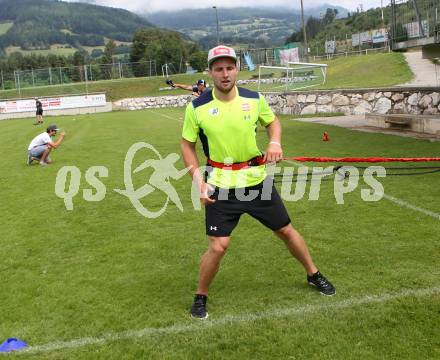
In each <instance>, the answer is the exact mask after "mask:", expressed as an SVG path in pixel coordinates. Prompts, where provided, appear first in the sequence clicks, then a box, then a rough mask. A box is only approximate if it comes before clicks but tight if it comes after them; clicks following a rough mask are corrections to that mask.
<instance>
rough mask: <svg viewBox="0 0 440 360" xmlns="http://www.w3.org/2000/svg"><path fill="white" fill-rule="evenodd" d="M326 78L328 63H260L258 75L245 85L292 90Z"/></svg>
mask: <svg viewBox="0 0 440 360" xmlns="http://www.w3.org/2000/svg"><path fill="white" fill-rule="evenodd" d="M326 78H327V64H313V63H301V62H289V63H288V65H287V66H266V65H260V66H259V67H258V77H257V76H256V74H255V75H254V76H253V78H252V79H249V80H247V81H243V85H248V87H250V88H254V89H256V90H257V91H268V92H271V91H273V92H278V91H291V90H299V89H304V88H308V87H313V86H319V85H322V84H324V83H325V81H326Z"/></svg>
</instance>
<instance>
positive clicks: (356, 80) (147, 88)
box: [0, 53, 412, 101]
mask: <svg viewBox="0 0 440 360" xmlns="http://www.w3.org/2000/svg"><path fill="white" fill-rule="evenodd" d="M328 64H329V67H328V74H327V82H326V84H324V85H322V86H316V87H312V88H310V90H316V89H321V88H323V89H341V88H362V87H373V88H377V87H384V86H392V85H397V84H403V83H406V82H407V81H409V80H410V79H411V77H412V74H411V71H410V70H409V68H408V65H407V64H406V62H405V59H404V57H403V55H402V54H398V53H386V54H371V55H366V56H357V57H348V58H340V59H336V60H331V61H329V62H328ZM255 75H256V76H257V77H258V70H255V71H254V72H249V71H242V72H240V73H239V76H238V78H239V79H251V78H252V76H255ZM170 78H172V79H173V81H174V82H175V83H184V84H194V83H196V81H197V80H198V79H200V78H203V79H206V80H207V81H208V83H209V82H210V80H209V76H208V75H207V74H201V73H198V74H191V75H186V74H181V75H173V76H171V77H170ZM307 85H310V84H304V85H303V86H307ZM277 86H279V85H277ZM298 86H301V85H298ZM165 87H167V85H166V84H165V81H164V78H163V77H161V76H157V77H151V78H132V79H122V80H114V81H98V82H90V83H89V84H88V86H87V88H86V84H85V83H74V84H71V85H69V84H65V85H62V86H46V87H37V88H35V87H34V88H23V89H21V97H35V96H39V97H43V96H55V95H60V94H78V93H85V92H86V91H88V92H102V91H105V92H107V98H108V100H109V101H115V100H118V99H122V98H129V97H142V96H158V95H172V94H188V92H187V91H185V90H165V91H159V89H160V88H165ZM248 87H249V88H251V89H254V90H256V85H251V86H248ZM280 89H281V90H280ZM263 90H270V89H266V88H265V89H263ZM272 90H273V89H272ZM275 90H276V91H282V90H283V87H282V88H278V89H275ZM306 90H309V89H305V90H302V91H306ZM17 97H20V96H19V93H18V91H17V90H15V89H14V90H6V91H0V99H11V98H17Z"/></svg>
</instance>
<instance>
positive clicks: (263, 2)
mask: <svg viewBox="0 0 440 360" xmlns="http://www.w3.org/2000/svg"><path fill="white" fill-rule="evenodd" d="M71 1H72V0H71ZM73 1H74V0H73ZM84 2H89V3H95V4H97V5H105V6H112V7H117V8H123V9H127V10H130V11H134V12H145V11H146V12H149V13H151V12H155V11H162V10H170V11H171V10H179V9H191V8H193V9H194V8H201V7H205V8H206V7H212V6H214V5H216V6H218V8H219V9H221V8H222V7H237V4H238V5H239V6H245V7H246V6H248V7H259V6H271V7H274V6H279V7H289V8H292V7H293V8H299V7H300V0H294V1H292V0H241V1H240V2H239V3H237V0H221V1H220V0H205V1H204V2H203V4H201V3H197V2H196V1H194V0H179V1H178V4H176V3H174V2H173V3H171V2H167V1H164V0H131V1H122V0H88V1H87V0H85V1H84ZM329 3H330V4H332V3H333V4H334V5H339V6H343V7H345V8H347V9H350V10H355V9H356V8H357V7H359V4H362V5H363V8H364V9H368V8H371V7H378V6H380V5H381V0H365V1H362V0H358V1H352V0H338V1H334V0H333V1H332V0H304V6H305V7H306V8H311V7H315V6H319V5H322V4H329ZM383 4H384V5H388V4H389V0H383Z"/></svg>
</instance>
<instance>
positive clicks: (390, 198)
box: [285, 160, 440, 220]
mask: <svg viewBox="0 0 440 360" xmlns="http://www.w3.org/2000/svg"><path fill="white" fill-rule="evenodd" d="M285 162H287V163H290V164H293V165H297V166H304V165H303V164H301V163H299V162H296V161H292V160H285ZM383 197H384V199H386V200H388V201H391V202H392V203H394V204H396V205H399V206H401V207H404V208H407V209H410V210H413V211H417V212H420V213H422V214H425V215H427V216H430V217H432V218H434V219H437V220H440V214H437V213H435V212H433V211H430V210H426V209H423V208H421V207H418V206H416V205H413V204H411V203H409V202H407V201H404V200H401V199H398V198H395V197H393V196H391V195H387V194H384V195H383Z"/></svg>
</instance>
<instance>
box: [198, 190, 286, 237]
mask: <svg viewBox="0 0 440 360" xmlns="http://www.w3.org/2000/svg"><path fill="white" fill-rule="evenodd" d="M263 184H264V182H263V183H261V184H259V185H256V186H252V187H248V188H241V189H230V190H225V189H219V188H216V189H215V191H214V193H213V195H212V196H211V198H213V199H216V202H214V203H212V204H209V205H206V206H205V224H206V234H207V235H208V236H229V235H231V233H232V231H233V230H234V228H235V227H236V226H237V224H238V221H239V220H240V216H241V215H242V214H249V215H250V216H252V217H253V218H255V219H257V220H258V221H259V222H261V223H262V224H263V225H264V226H266V227H268V228H269V229H271V230H273V231H276V230H279V229H281V228H282V227H284V226H286V225H288V224H290V218H289V214H288V213H287V210H286V208H285V206H284V204H283V201H282V200H281V198H280V195H279V194H278V191H277V190H276V188H275V186H274V185H273V182H272V184H271V185H270V184H269V188H268V189H267V190H268V191H266V190H265V191H263ZM255 192H258V196H256V197H255V194H256V193H255ZM244 196H249V198H248V199H249V200H250V201H244V198H243V197H244ZM254 197H255V198H254ZM226 198H227V199H226ZM251 198H252V199H251Z"/></svg>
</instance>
